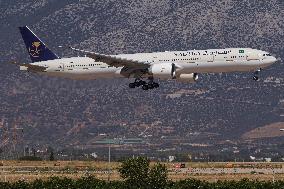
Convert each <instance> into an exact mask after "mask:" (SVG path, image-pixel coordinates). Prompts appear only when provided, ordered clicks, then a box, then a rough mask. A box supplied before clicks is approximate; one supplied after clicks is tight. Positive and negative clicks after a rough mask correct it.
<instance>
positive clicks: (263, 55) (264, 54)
mask: <svg viewBox="0 0 284 189" xmlns="http://www.w3.org/2000/svg"><path fill="white" fill-rule="evenodd" d="M263 56H271V54H263Z"/></svg>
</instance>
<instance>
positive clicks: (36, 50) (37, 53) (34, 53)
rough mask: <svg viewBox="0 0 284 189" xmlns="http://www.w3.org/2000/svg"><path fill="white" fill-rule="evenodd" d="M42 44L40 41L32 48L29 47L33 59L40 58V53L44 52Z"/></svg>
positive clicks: (33, 44) (34, 43)
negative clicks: (41, 47)
mask: <svg viewBox="0 0 284 189" xmlns="http://www.w3.org/2000/svg"><path fill="white" fill-rule="evenodd" d="M40 45H41V43H40V42H39V41H35V42H33V43H32V46H31V47H29V54H30V55H31V56H32V57H35V58H38V57H39V56H40V52H41V51H42V50H41V49H40V48H39V47H40Z"/></svg>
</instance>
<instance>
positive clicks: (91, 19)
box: [0, 0, 284, 154]
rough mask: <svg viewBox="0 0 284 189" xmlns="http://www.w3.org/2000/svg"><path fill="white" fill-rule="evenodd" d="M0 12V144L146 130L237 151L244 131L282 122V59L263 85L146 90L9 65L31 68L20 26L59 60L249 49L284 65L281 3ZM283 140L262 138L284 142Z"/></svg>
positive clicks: (102, 5)
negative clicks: (226, 144)
mask: <svg viewBox="0 0 284 189" xmlns="http://www.w3.org/2000/svg"><path fill="white" fill-rule="evenodd" d="M0 12H1V15H0V24H1V30H0V40H1V46H0V57H1V58H0V83H1V84H0V99H1V100H0V120H1V123H2V124H0V129H1V130H2V132H1V138H2V143H1V144H2V147H3V146H9V145H12V144H13V143H14V144H15V143H17V144H19V145H29V146H34V147H37V148H41V147H42V146H53V147H54V148H59V149H60V148H65V147H77V146H82V145H83V146H84V145H91V144H93V142H94V140H95V139H96V136H98V135H99V133H108V134H109V136H110V137H124V136H125V137H138V136H139V134H140V133H141V132H142V131H144V130H145V128H149V129H148V130H147V132H148V134H151V135H153V137H155V138H156V139H157V138H160V137H162V136H164V135H165V136H168V137H176V138H180V139H183V140H185V141H191V142H196V143H206V144H212V145H217V144H219V143H220V142H221V141H226V140H232V141H234V142H236V143H237V144H242V143H243V142H244V141H243V138H242V136H243V135H244V134H245V133H247V132H249V131H251V130H255V129H257V128H259V127H264V126H266V125H269V124H273V123H278V122H283V121H284V116H283V115H284V103H283V101H284V97H283V89H284V84H283V82H284V80H283V74H284V66H283V63H282V62H281V63H278V64H275V65H273V66H271V67H269V68H268V69H265V70H263V72H262V73H261V81H259V82H254V81H252V79H251V77H252V73H231V74H202V75H201V78H200V80H199V81H198V82H197V83H195V84H182V83H177V82H174V81H170V82H161V87H160V88H159V89H157V90H152V91H147V92H145V91H142V90H139V89H134V90H130V89H129V88H128V83H129V82H130V80H128V79H121V80H112V79H110V80H95V81H73V80H66V79H58V78H50V77H44V76H40V75H37V74H32V73H26V72H21V71H19V69H18V68H17V67H16V66H14V65H10V64H7V62H10V61H19V62H29V61H30V60H29V57H28V54H27V52H26V49H25V46H24V43H23V41H22V39H21V36H20V34H19V32H18V29H17V27H18V26H23V25H28V26H29V27H30V28H31V29H32V30H34V31H35V33H36V34H38V36H40V37H41V38H42V39H43V40H44V41H45V43H46V44H48V46H49V47H50V48H51V49H52V50H53V51H55V52H56V53H58V55H60V56H65V57H68V56H77V55H79V54H77V53H75V52H72V51H70V50H69V49H68V48H65V47H68V46H69V45H71V46H74V47H77V48H80V49H85V50H91V51H95V52H99V53H105V54H119V53H136V52H152V51H166V50H168V51H169V50H189V49H208V48H226V47H251V48H257V49H262V50H266V51H268V52H271V53H272V54H273V55H275V56H277V57H279V58H282V60H283V59H284V51H283V44H284V37H283V35H284V19H283V18H284V2H283V1H282V0H271V1H264V0H260V1H251V0H241V1H235V0H220V1H214V0H201V1H196V0H179V1H170V0H151V1H150V0H139V1H130V0H125V1H115V0H105V1H99V0H93V1H91V0H61V1H56V0H37V1H23V0H14V1H1V2H0ZM58 46H64V48H59V47H58ZM169 128H170V131H169V133H165V130H169ZM19 129H20V131H19ZM192 133H198V134H197V136H198V137H192ZM212 135H213V137H212ZM199 136H200V137H199ZM277 136H278V135H277ZM281 136H282V137H281ZM281 136H280V137H278V138H276V139H275V140H270V139H269V138H268V139H264V140H266V141H267V144H270V143H273V145H283V139H284V138H283V137H284V133H283V134H282V135H281ZM149 140H150V142H151V141H152V142H153V141H155V142H157V141H156V140H152V139H149ZM158 142H159V143H161V145H163V144H164V141H163V140H162V139H161V140H159V141H158ZM252 142H253V143H254V144H256V145H258V144H260V143H262V142H260V141H259V140H255V141H252ZM279 153H282V154H284V152H283V151H280V152H279Z"/></svg>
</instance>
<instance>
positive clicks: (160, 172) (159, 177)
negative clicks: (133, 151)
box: [149, 163, 168, 189]
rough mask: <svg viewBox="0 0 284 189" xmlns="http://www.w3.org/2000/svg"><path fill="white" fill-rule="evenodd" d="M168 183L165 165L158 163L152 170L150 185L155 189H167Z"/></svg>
mask: <svg viewBox="0 0 284 189" xmlns="http://www.w3.org/2000/svg"><path fill="white" fill-rule="evenodd" d="M167 183H168V171H167V168H166V166H165V165H162V164H160V163H157V164H155V165H154V167H152V168H151V169H150V172H149V184H150V187H151V188H153V189H160V188H165V187H166V186H167Z"/></svg>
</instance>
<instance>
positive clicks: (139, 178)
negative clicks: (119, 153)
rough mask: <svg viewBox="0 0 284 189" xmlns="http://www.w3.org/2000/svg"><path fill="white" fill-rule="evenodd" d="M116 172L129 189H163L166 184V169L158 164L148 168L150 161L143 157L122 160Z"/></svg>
mask: <svg viewBox="0 0 284 189" xmlns="http://www.w3.org/2000/svg"><path fill="white" fill-rule="evenodd" d="M118 172H119V173H120V176H121V177H122V178H123V179H124V180H125V184H126V187H127V188H131V189H144V188H145V189H146V188H147V189H156V188H159V189H163V188H165V187H166V184H167V169H166V167H165V166H164V165H162V164H159V163H158V164H155V165H154V166H153V167H152V168H150V161H149V160H148V159H147V158H143V157H136V158H129V159H126V160H124V161H123V162H122V164H121V166H120V167H119V169H118Z"/></svg>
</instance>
